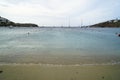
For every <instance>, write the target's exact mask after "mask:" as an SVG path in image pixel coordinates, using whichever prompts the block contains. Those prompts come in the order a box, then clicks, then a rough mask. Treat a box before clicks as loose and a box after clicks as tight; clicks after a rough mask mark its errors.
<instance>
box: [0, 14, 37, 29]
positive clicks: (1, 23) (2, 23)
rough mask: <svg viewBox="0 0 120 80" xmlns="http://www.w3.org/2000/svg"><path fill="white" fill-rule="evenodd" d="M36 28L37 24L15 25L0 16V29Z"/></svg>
mask: <svg viewBox="0 0 120 80" xmlns="http://www.w3.org/2000/svg"><path fill="white" fill-rule="evenodd" d="M9 26H12V27H38V25H37V24H33V23H15V22H12V21H10V20H8V19H6V18H3V17H1V16H0V27H9Z"/></svg>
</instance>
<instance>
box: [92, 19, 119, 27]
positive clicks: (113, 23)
mask: <svg viewBox="0 0 120 80" xmlns="http://www.w3.org/2000/svg"><path fill="white" fill-rule="evenodd" d="M90 27H103V28H104V27H120V20H119V19H115V20H110V21H106V22H102V23H98V24H94V25H91V26H90Z"/></svg>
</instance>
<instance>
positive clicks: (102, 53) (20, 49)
mask: <svg viewBox="0 0 120 80" xmlns="http://www.w3.org/2000/svg"><path fill="white" fill-rule="evenodd" d="M117 33H120V28H24V27H23V28H17V27H15V28H12V29H10V28H3V27H2V28H0V63H43V64H46V63H48V64H84V63H113V62H116V63H117V62H120V37H118V35H117Z"/></svg>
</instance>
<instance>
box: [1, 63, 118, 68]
mask: <svg viewBox="0 0 120 80" xmlns="http://www.w3.org/2000/svg"><path fill="white" fill-rule="evenodd" d="M6 65H7V66H21V65H22V66H32V65H37V66H51V67H62V66H76V67H77V66H104V65H105V66H106V65H108V66H109V65H120V62H117V63H91V64H43V63H0V66H6Z"/></svg>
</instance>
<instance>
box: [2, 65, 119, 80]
mask: <svg viewBox="0 0 120 80" xmlns="http://www.w3.org/2000/svg"><path fill="white" fill-rule="evenodd" d="M0 70H1V71H3V72H2V73H0V80H120V76H119V74H120V64H114V65H110V64H109V65H74V66H72V65H69V66H68V65H52V64H51V65H50V64H41V65H40V64H8V65H0Z"/></svg>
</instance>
